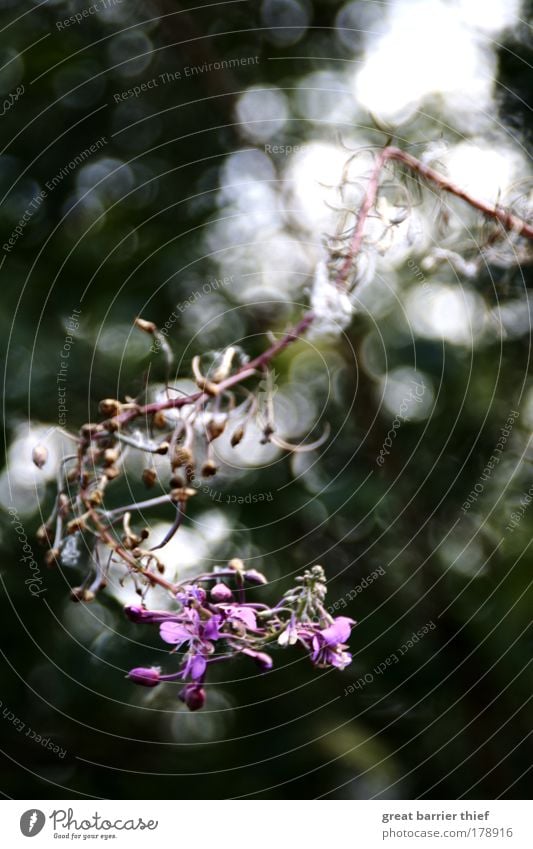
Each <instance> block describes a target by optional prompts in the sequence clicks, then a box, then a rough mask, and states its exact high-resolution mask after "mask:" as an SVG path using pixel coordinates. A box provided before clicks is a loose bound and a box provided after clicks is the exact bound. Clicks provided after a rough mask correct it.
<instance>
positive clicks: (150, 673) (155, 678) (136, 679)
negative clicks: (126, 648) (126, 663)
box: [128, 666, 161, 687]
mask: <svg viewBox="0 0 533 849" xmlns="http://www.w3.org/2000/svg"><path fill="white" fill-rule="evenodd" d="M160 675H161V670H160V669H158V668H157V667H156V666H151V667H145V666H136V667H135V669H130V671H129V672H128V678H129V680H130V681H133V683H134V684H140V685H141V686H142V687H157V685H158V684H159V677H160Z"/></svg>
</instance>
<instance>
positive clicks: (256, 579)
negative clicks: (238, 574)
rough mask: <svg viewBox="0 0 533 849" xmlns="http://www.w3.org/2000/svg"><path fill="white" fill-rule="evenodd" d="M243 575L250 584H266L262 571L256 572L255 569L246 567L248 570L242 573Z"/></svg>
mask: <svg viewBox="0 0 533 849" xmlns="http://www.w3.org/2000/svg"><path fill="white" fill-rule="evenodd" d="M244 577H245V579H246V580H247V581H249V582H250V583H251V584H268V581H267V579H266V578H265V576H264V575H263V573H262V572H258V571H257V569H248V571H247V572H245V573H244Z"/></svg>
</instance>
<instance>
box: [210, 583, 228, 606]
mask: <svg viewBox="0 0 533 849" xmlns="http://www.w3.org/2000/svg"><path fill="white" fill-rule="evenodd" d="M210 596H211V601H214V602H215V604H219V603H220V602H224V601H231V600H232V598H233V593H232V592H231V590H230V588H229V587H227V586H226V584H222V583H220V584H215V586H214V587H213V589H212V590H211V593H210Z"/></svg>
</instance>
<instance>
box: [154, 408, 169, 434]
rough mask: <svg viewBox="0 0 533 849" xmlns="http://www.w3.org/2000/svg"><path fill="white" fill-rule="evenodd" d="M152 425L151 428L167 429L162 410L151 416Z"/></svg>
mask: <svg viewBox="0 0 533 849" xmlns="http://www.w3.org/2000/svg"><path fill="white" fill-rule="evenodd" d="M152 425H153V427H155V428H158V429H159V430H164V429H165V428H166V427H168V422H167V420H166V417H165V414H164V412H163V411H162V410H158V411H157V413H154V414H153V416H152Z"/></svg>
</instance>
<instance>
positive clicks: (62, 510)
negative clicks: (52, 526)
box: [57, 492, 70, 519]
mask: <svg viewBox="0 0 533 849" xmlns="http://www.w3.org/2000/svg"><path fill="white" fill-rule="evenodd" d="M57 509H58V511H59V514H60V516H61V517H62V518H63V519H64V518H65V516H68V514H69V513H70V498H69V497H68V495H66V494H65V493H64V492H61V493H60V494H59V495H58V497H57Z"/></svg>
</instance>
